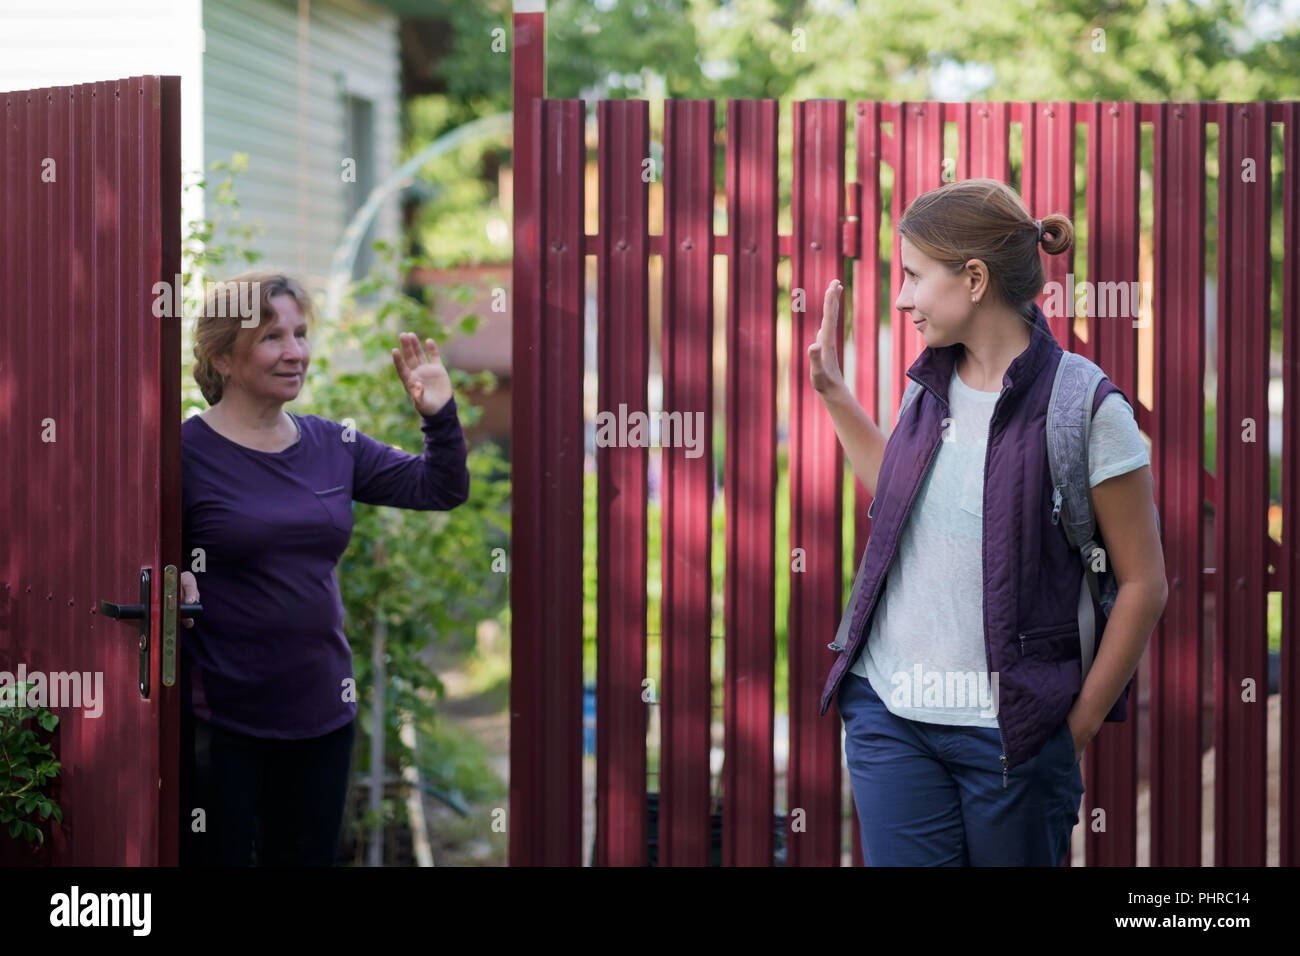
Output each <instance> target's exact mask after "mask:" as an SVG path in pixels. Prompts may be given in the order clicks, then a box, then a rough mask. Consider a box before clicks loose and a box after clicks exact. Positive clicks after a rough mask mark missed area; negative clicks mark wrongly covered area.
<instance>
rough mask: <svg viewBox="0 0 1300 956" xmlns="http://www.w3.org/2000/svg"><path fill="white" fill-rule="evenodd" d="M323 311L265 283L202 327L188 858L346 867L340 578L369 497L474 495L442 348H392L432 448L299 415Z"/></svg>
mask: <svg viewBox="0 0 1300 956" xmlns="http://www.w3.org/2000/svg"><path fill="white" fill-rule="evenodd" d="M240 303H245V304H252V305H253V306H254V307H255V309H256V314H255V315H253V316H248V315H247V314H246V310H245V311H241V308H240ZM311 314H312V306H311V301H310V299H309V298H308V296H307V294H306V292H305V291H304V290H303V288H302V286H301V285H300V284H299V283H298V282H296V281H294V280H293V279H291V278H288V277H287V276H283V275H274V274H254V273H248V274H245V275H240V276H236V277H235V278H234V279H231V280H229V282H228V283H225V284H223V285H218V286H214V288H213V290H212V292H211V293H210V294H209V295H208V297H207V301H206V303H205V306H204V309H203V313H202V314H201V315H200V316H199V318H198V322H197V327H196V333H195V345H194V355H195V358H196V359H197V361H196V362H195V364H194V377H195V380H196V381H197V382H198V384H199V387H200V388H201V389H202V391H203V397H204V398H206V399H207V401H208V403H209V404H210V406H211V407H210V408H208V409H207V410H206V411H204V412H202V413H200V414H198V415H195V416H193V417H191V418H190V419H189V420H187V421H186V422H185V423H184V425H183V426H182V428H181V437H182V445H183V455H182V469H183V478H182V498H183V504H182V511H183V519H182V525H183V530H182V549H183V554H184V556H185V557H184V560H185V562H186V566H187V567H189V568H190V569H191V570H188V571H185V572H184V573H183V574H182V575H181V589H182V598H183V600H184V601H185V603H195V602H197V601H199V600H200V594H201V595H202V602H203V615H202V617H200V618H198V619H190V618H187V619H185V620H184V621H183V624H184V626H185V627H186V628H187V630H186V631H185V633H184V637H183V643H182V669H181V673H182V682H181V698H182V704H181V707H182V740H181V800H182V803H181V862H182V864H187V863H195V864H208V865H226V866H248V865H250V863H257V864H259V865H312V866H328V865H330V864H331V863H333V861H334V858H335V854H336V852H337V848H338V841H339V831H340V828H341V825H342V819H343V802H344V799H345V796H346V793H347V782H348V772H349V763H350V759H351V751H352V740H353V734H354V720H355V717H356V710H357V705H356V699H357V696H358V692H357V691H356V689H355V687H354V686H353V674H352V652H351V648H350V647H349V645H348V641H347V638H346V636H345V635H344V629H343V604H342V599H341V597H340V595H339V590H338V581H337V578H336V575H335V570H336V565H337V563H338V559H339V557H340V555H341V554H342V553H343V551H344V549H345V548H347V545H348V541H349V539H350V538H351V536H352V502H353V501H354V500H356V501H361V502H365V503H368V504H377V505H390V506H392V507H395V508H414V509H420V510H440V511H445V510H450V509H451V508H454V507H456V506H457V505H459V504H461V503H463V502H464V501H465V500H467V499H468V497H469V472H468V470H467V469H466V449H465V440H464V436H463V435H462V433H461V427H460V421H459V419H458V418H457V414H456V402H455V399H454V398H453V396H452V389H451V381H450V379H449V378H448V375H447V370H446V368H445V367H444V366H443V364H442V360H441V359H440V358H439V355H438V347H437V346H436V345H435V344H434V342H433V340H432V339H427V340H426V342H425V345H426V346H427V349H428V351H427V352H426V351H425V348H423V347H421V345H420V341H419V339H418V338H417V337H416V336H415V335H412V334H410V333H404V334H403V335H401V336H400V337H399V338H400V345H401V348H400V350H399V349H393V365H394V366H395V368H396V370H397V374H398V377H399V378H400V379H401V381H402V384H403V385H404V386H405V388H406V392H407V394H408V395H409V396H410V399H411V402H412V404H413V405H414V407H415V409H416V411H417V412H419V413H420V415H421V417H422V423H421V426H420V427H421V430H422V431H423V433H424V454H423V455H422V456H420V455H410V454H407V453H405V452H402V451H399V450H398V449H395V448H392V447H390V446H389V445H386V444H384V443H382V442H379V441H376V440H375V439H374V438H372V437H370V436H369V435H366V434H365V433H364V432H362V431H359V430H356V429H355V428H352V427H346V428H345V427H344V426H343V425H342V424H340V423H338V422H334V421H330V420H328V419H324V418H319V417H317V416H315V415H293V414H290V413H288V412H286V411H285V410H284V406H285V405H286V404H288V403H289V402H291V401H293V400H294V399H295V398H296V397H297V396H298V392H299V390H300V389H301V388H302V383H303V377H304V375H305V374H306V371H307V366H308V363H309V362H310V359H311V347H310V345H309V344H308V341H307V325H308V322H307V320H308V319H309V318H310V317H311ZM254 319H255V321H253V320H254ZM246 326H247V327H246Z"/></svg>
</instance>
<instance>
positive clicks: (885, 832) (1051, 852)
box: [837, 673, 1083, 866]
mask: <svg viewBox="0 0 1300 956" xmlns="http://www.w3.org/2000/svg"><path fill="white" fill-rule="evenodd" d="M837 704H838V706H839V711H840V716H841V717H842V718H843V720H844V731H845V744H844V749H845V755H846V757H847V759H848V765H849V775H850V779H851V780H852V783H853V800H854V803H855V804H856V805H857V812H858V821H859V823H860V824H861V829H862V857H863V860H864V861H865V862H866V864H867V866H1059V865H1060V864H1061V862H1062V860H1064V859H1065V857H1066V855H1067V853H1068V852H1069V848H1070V832H1071V830H1073V829H1074V825H1075V824H1076V823H1078V821H1079V816H1078V814H1079V801H1080V798H1081V797H1082V796H1083V775H1082V774H1081V773H1080V772H1079V764H1078V762H1077V761H1076V760H1075V759H1074V739H1073V737H1072V736H1071V734H1070V728H1069V725H1068V724H1067V723H1066V722H1065V721H1061V727H1060V728H1059V729H1058V730H1057V731H1056V732H1055V733H1054V734H1053V735H1052V736H1051V737H1049V738H1048V740H1047V743H1046V744H1044V745H1043V749H1042V750H1040V751H1039V752H1038V754H1036V755H1035V756H1034V757H1033V758H1032V759H1031V760H1029V761H1028V762H1027V763H1024V764H1021V765H1019V766H1017V767H1013V768H1012V769H1011V771H1010V773H1009V774H1008V775H1007V787H1006V789H1005V790H1004V789H1003V788H1002V765H1001V761H1000V759H999V758H1000V755H1001V753H1002V745H1001V741H1000V739H999V736H998V731H997V729H996V728H993V727H961V726H955V725H949V724H930V723H924V722H921V721H916V720H908V719H906V718H904V717H899V716H897V715H895V714H892V713H890V712H889V710H888V708H886V707H885V703H884V701H882V700H881V699H880V697H879V696H878V695H877V694H876V692H875V690H873V689H872V687H871V682H870V681H868V680H867V679H866V678H865V677H859V676H858V675H857V674H853V673H849V674H847V675H845V677H844V681H843V683H841V685H840V690H839V693H838V696H837Z"/></svg>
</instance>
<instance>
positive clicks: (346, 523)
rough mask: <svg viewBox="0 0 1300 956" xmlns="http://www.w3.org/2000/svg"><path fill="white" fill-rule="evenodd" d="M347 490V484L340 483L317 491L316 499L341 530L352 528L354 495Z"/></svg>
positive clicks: (335, 525)
mask: <svg viewBox="0 0 1300 956" xmlns="http://www.w3.org/2000/svg"><path fill="white" fill-rule="evenodd" d="M347 491H348V489H347V486H345V485H339V486H338V487H335V488H326V489H324V490H322V491H318V492H316V500H317V501H318V502H320V505H321V507H322V508H324V509H325V513H326V514H327V515H329V519H330V521H331V522H332V523H333V525H334V527H336V528H338V529H339V530H340V531H351V530H352V497H351V496H350V495H349V494H348V493H347Z"/></svg>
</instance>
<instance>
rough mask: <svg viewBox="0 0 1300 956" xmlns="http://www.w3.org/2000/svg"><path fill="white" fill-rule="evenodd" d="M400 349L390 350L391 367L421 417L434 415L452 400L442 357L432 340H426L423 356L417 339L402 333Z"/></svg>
mask: <svg viewBox="0 0 1300 956" xmlns="http://www.w3.org/2000/svg"><path fill="white" fill-rule="evenodd" d="M397 338H398V341H399V342H400V343H401V346H402V347H401V349H400V350H398V349H393V365H394V366H395V367H396V368H397V376H398V378H400V379H401V380H402V386H403V387H404V388H405V389H406V394H407V395H409V396H411V404H413V405H414V406H415V410H416V411H417V412H419V413H420V414H421V415H435V414H437V412H438V410H439V409H441V408H442V406H444V405H446V404H447V403H448V402H449V401H451V377H450V376H449V375H448V374H447V369H446V368H445V367H444V366H443V364H442V356H441V354H439V352H438V346H437V345H436V344H435V343H434V341H433V339H425V340H424V344H425V345H427V346H428V347H429V351H428V353H427V354H426V353H425V350H424V347H423V346H421V345H420V338H419V336H417V335H415V334H414V333H412V332H403V333H402V334H401V335H399V336H398V337H397Z"/></svg>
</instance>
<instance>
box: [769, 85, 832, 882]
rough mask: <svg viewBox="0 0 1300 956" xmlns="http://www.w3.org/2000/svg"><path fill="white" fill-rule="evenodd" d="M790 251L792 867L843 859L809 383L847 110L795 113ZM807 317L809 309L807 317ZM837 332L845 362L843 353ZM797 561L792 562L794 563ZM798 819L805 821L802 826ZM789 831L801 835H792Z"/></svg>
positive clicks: (823, 528)
mask: <svg viewBox="0 0 1300 956" xmlns="http://www.w3.org/2000/svg"><path fill="white" fill-rule="evenodd" d="M791 200H792V210H791V221H792V223H793V230H794V231H793V237H792V241H791V243H790V245H791V249H792V250H793V254H792V256H791V280H790V281H791V293H792V296H793V298H794V302H793V303H792V308H791V314H790V326H791V335H792V341H791V346H790V356H791V361H790V447H789V469H790V550H791V557H790V565H789V569H788V570H786V569H782V573H788V574H789V575H790V607H789V630H788V632H787V633H788V635H789V640H788V653H789V661H790V747H789V752H790V762H789V770H788V778H787V783H788V792H789V800H788V806H789V808H790V817H789V818H788V820H787V830H786V840H787V846H788V847H789V850H788V852H787V854H786V861H787V865H792V866H833V865H837V864H838V863H839V859H840V829H841V828H840V728H839V727H838V726H836V725H835V724H833V723H832V722H830V721H825V720H822V717H821V713H820V711H821V692H822V685H823V683H824V682H825V679H826V662H827V654H826V644H827V643H828V640H827V635H834V633H835V629H836V627H837V626H838V624H839V618H840V608H841V606H842V605H841V603H840V595H841V592H842V590H843V585H842V583H841V582H842V577H843V570H842V565H843V558H842V549H841V547H840V540H841V539H840V528H841V523H842V519H843V491H844V452H843V449H842V448H841V447H840V443H839V439H838V438H836V435H835V427H834V424H833V423H832V422H831V419H830V416H829V415H827V414H826V408H825V406H824V405H823V404H822V402H821V399H820V398H819V397H818V395H817V393H816V391H814V390H813V387H812V383H811V381H810V380H809V377H808V359H807V349H808V346H809V345H810V344H811V343H812V342H813V341H815V340H816V338H817V331H818V329H819V328H820V326H821V321H822V302H823V296H824V295H825V291H826V287H827V285H829V284H830V281H831V279H834V278H839V279H841V281H842V280H843V278H844V276H843V268H844V253H843V247H842V240H843V230H842V229H841V228H840V222H841V221H842V220H843V218H844V103H843V101H840V100H817V101H813V102H807V103H804V102H799V103H795V104H794V183H793V190H792V193H791ZM801 307H802V308H801ZM843 341H844V337H843V323H842V322H841V323H840V334H839V342H838V343H837V354H843V352H844V347H843ZM796 554H799V555H800V557H799V558H796V557H795V555H796ZM796 813H801V814H802V815H801V816H800V817H797V818H796V816H795V814H796ZM792 826H800V827H801V829H800V830H799V831H795V832H791V829H790V828H791V827H792Z"/></svg>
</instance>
